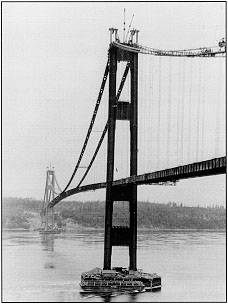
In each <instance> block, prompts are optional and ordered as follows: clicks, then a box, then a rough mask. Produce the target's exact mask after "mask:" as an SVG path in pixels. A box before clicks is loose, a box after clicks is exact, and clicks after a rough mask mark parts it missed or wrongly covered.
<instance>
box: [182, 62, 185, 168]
mask: <svg viewBox="0 0 228 304" xmlns="http://www.w3.org/2000/svg"><path fill="white" fill-rule="evenodd" d="M183 60H184V66H183V82H182V96H181V97H182V98H181V105H182V107H181V164H182V163H183V156H184V110H185V107H184V102H185V96H184V92H185V58H183Z"/></svg>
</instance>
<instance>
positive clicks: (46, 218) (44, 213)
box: [41, 168, 55, 230]
mask: <svg viewBox="0 0 228 304" xmlns="http://www.w3.org/2000/svg"><path fill="white" fill-rule="evenodd" d="M54 197H55V171H54V170H52V169H49V168H48V170H47V174H46V185H45V192H44V202H43V206H42V210H41V225H42V226H43V225H44V229H45V230H48V229H49V222H50V221H51V227H52V229H54V207H48V204H49V203H50V202H51V201H52V200H53V199H54Z"/></svg>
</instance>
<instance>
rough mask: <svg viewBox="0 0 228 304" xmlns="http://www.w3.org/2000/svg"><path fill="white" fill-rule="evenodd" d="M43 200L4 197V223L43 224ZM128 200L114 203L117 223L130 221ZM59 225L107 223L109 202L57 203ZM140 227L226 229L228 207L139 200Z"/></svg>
mask: <svg viewBox="0 0 228 304" xmlns="http://www.w3.org/2000/svg"><path fill="white" fill-rule="evenodd" d="M41 206H42V202H41V201H38V200H32V199H22V198H4V199H3V203H2V224H3V227H5V228H27V229H29V228H34V225H35V224H34V223H36V225H35V226H38V225H39V224H40V222H39V213H40V210H41ZM128 208H129V206H128V203H127V202H118V203H114V208H113V225H122V226H124V225H128V224H129V220H128ZM55 212H56V215H55V217H56V221H57V224H58V226H59V227H61V226H66V224H69V223H70V224H71V226H72V225H73V226H75V227H93V228H103V227H104V212H105V203H104V202H100V201H94V202H78V201H69V202H67V201H64V202H60V203H59V204H58V205H56V207H55ZM138 227H139V228H162V229H225V227H226V209H225V208H223V207H219V206H213V207H207V208H203V207H185V206H183V205H182V204H181V205H177V204H175V203H173V202H172V203H168V204H158V203H149V202H139V203H138Z"/></svg>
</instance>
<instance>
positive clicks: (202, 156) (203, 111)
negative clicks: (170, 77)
mask: <svg viewBox="0 0 228 304" xmlns="http://www.w3.org/2000/svg"><path fill="white" fill-rule="evenodd" d="M203 71H204V73H203V75H202V76H203V77H202V78H203V81H202V102H201V106H202V121H201V123H202V125H201V130H202V131H201V132H202V135H201V141H202V147H201V149H202V150H201V160H203V159H204V120H205V91H206V87H205V85H206V83H205V64H204V69H203Z"/></svg>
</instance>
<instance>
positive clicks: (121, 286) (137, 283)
mask: <svg viewBox="0 0 228 304" xmlns="http://www.w3.org/2000/svg"><path fill="white" fill-rule="evenodd" d="M80 286H81V288H82V289H83V290H85V291H93V292H100V291H115V290H135V291H139V292H143V291H154V290H158V289H161V277H160V276H158V275H157V274H156V273H152V274H151V273H145V272H143V271H142V270H136V271H134V270H128V269H127V268H123V267H114V268H112V270H102V269H101V268H98V267H96V268H94V269H92V270H90V271H87V272H83V273H82V274H81V283H80Z"/></svg>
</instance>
